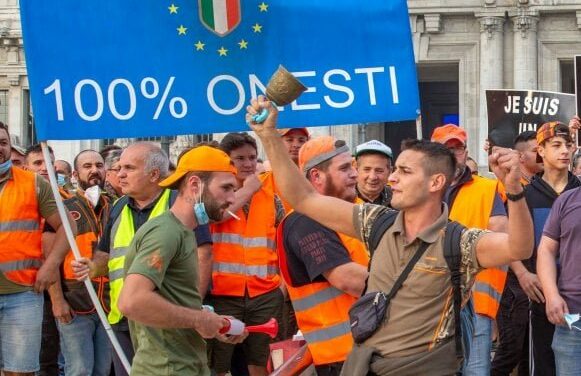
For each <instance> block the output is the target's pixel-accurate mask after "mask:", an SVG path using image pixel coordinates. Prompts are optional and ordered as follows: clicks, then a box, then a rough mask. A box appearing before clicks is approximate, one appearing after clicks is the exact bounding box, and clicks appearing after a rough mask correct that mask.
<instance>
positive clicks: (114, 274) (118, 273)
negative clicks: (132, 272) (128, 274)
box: [109, 269, 125, 282]
mask: <svg viewBox="0 0 581 376" xmlns="http://www.w3.org/2000/svg"><path fill="white" fill-rule="evenodd" d="M124 276H125V271H124V270H123V269H117V270H113V271H109V282H113V281H115V280H118V279H123V277H124Z"/></svg>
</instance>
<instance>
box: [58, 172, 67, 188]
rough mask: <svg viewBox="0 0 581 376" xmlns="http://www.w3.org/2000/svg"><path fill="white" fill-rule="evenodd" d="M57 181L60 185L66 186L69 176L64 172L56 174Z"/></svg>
mask: <svg viewBox="0 0 581 376" xmlns="http://www.w3.org/2000/svg"><path fill="white" fill-rule="evenodd" d="M56 183H57V184H58V186H59V187H64V185H65V184H67V177H66V176H65V175H63V174H56Z"/></svg>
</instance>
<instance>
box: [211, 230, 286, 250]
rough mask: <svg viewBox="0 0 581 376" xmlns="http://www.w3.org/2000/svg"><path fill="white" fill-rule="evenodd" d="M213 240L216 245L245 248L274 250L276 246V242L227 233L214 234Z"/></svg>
mask: <svg viewBox="0 0 581 376" xmlns="http://www.w3.org/2000/svg"><path fill="white" fill-rule="evenodd" d="M212 240H213V241H214V243H228V244H238V245H241V246H242V247H244V248H259V247H262V248H269V249H272V250H274V249H275V248H276V245H275V243H274V240H271V239H268V238H264V237H257V238H245V237H242V236H241V235H238V234H227V233H220V232H218V233H214V234H212Z"/></svg>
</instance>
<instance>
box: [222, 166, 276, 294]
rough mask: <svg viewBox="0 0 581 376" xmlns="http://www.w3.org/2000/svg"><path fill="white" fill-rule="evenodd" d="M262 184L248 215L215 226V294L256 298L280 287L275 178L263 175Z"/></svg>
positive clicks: (238, 212) (239, 211)
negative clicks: (266, 177)
mask: <svg viewBox="0 0 581 376" xmlns="http://www.w3.org/2000/svg"><path fill="white" fill-rule="evenodd" d="M260 179H261V181H262V187H261V189H260V190H258V191H257V192H256V193H255V194H254V196H252V199H251V200H250V210H249V211H248V217H247V216H246V215H245V214H244V211H243V209H240V210H238V211H237V212H236V215H237V216H238V217H240V220H239V221H238V220H236V219H235V218H231V219H230V220H228V221H226V222H223V223H219V224H214V225H212V226H211V231H212V240H213V242H214V245H213V256H214V262H213V265H212V290H211V294H212V295H220V296H237V297H243V296H245V294H246V292H248V295H249V296H250V297H251V298H253V297H255V296H259V295H263V294H265V293H267V292H270V291H272V290H274V289H276V288H278V287H279V286H280V276H279V270H278V255H277V253H276V242H275V236H276V228H275V220H276V219H275V217H276V208H275V205H274V186H273V184H272V179H265V177H263V176H261V177H260Z"/></svg>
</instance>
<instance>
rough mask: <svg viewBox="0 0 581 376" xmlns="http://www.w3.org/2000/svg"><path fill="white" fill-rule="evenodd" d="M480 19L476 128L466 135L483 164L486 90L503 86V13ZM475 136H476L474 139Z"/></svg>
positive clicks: (472, 152)
mask: <svg viewBox="0 0 581 376" xmlns="http://www.w3.org/2000/svg"><path fill="white" fill-rule="evenodd" d="M479 19H480V90H479V93H480V121H479V128H478V132H474V133H476V134H473V135H470V136H472V140H470V137H469V140H468V142H469V150H470V153H471V155H473V156H474V157H475V158H476V159H477V162H478V165H479V166H483V167H485V166H487V163H488V162H487V155H486V152H484V150H483V143H484V140H486V138H487V137H488V119H487V108H486V90H487V89H502V88H503V79H504V76H503V69H504V65H503V62H504V17H502V16H491V15H483V16H481V17H479ZM475 138H476V139H475Z"/></svg>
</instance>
